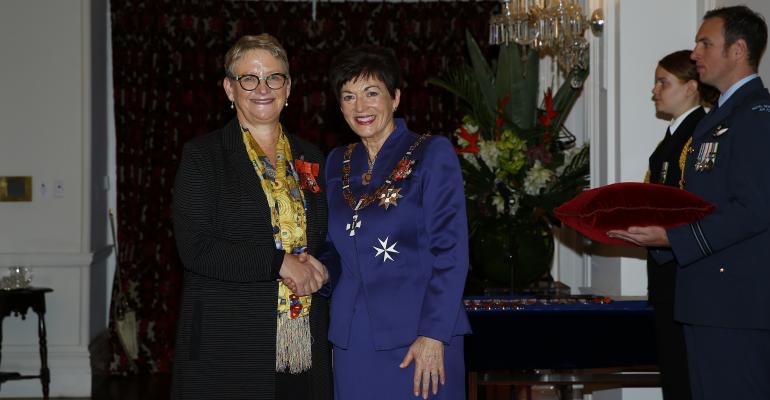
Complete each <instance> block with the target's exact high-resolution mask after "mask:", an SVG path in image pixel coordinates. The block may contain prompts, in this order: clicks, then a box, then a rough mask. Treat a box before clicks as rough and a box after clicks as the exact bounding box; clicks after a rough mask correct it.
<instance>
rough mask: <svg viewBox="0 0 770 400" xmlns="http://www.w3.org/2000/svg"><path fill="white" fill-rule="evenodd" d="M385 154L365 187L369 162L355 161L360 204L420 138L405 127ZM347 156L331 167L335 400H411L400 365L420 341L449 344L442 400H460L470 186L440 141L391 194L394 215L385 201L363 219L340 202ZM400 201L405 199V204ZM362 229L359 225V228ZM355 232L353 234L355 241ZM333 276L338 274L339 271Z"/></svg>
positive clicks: (408, 378)
mask: <svg viewBox="0 0 770 400" xmlns="http://www.w3.org/2000/svg"><path fill="white" fill-rule="evenodd" d="M395 122H396V129H395V131H394V132H393V133H392V134H391V135H390V136H389V137H388V139H387V140H386V141H385V143H384V144H383V146H382V148H381V149H380V151H379V153H378V155H377V159H376V163H375V165H374V170H373V171H372V172H373V177H372V180H371V182H370V183H369V184H368V185H366V186H364V185H362V178H361V176H362V174H363V173H364V172H365V171H366V170H367V165H368V164H367V154H366V150H365V149H364V147H363V146H362V145H361V144H359V145H357V146H356V148H355V149H354V151H353V152H352V154H351V159H350V166H351V173H350V188H351V191H352V194H353V197H354V198H355V199H356V201H357V200H358V199H360V198H361V196H362V195H363V194H364V193H372V192H374V191H376V190H377V188H378V187H380V185H382V184H383V182H384V181H385V179H386V178H387V177H388V175H390V173H391V171H393V169H394V167H395V166H396V164H397V163H398V161H399V160H400V159H401V157H402V156H403V155H404V153H405V152H406V151H407V150H408V149H409V147H410V146H411V145H412V143H414V142H415V140H417V138H418V135H417V134H415V133H413V132H411V131H409V130H408V129H407V127H406V125H405V123H404V121H403V120H401V119H396V120H395ZM344 153H345V148H338V149H335V150H334V151H332V152H331V154H329V157H328V158H327V164H326V180H327V188H328V189H327V196H328V197H327V198H328V200H329V221H330V222H329V224H330V226H329V238H330V242H331V243H332V244H333V245H334V247H335V248H336V250H337V253H338V254H339V256H340V261H341V267H340V271H336V273H337V274H339V277H338V278H335V279H333V280H334V281H335V285H334V291H333V293H332V302H331V313H330V315H331V321H330V328H329V339H330V340H331V342H332V343H333V344H334V346H335V347H334V375H335V376H334V380H335V397H336V398H337V399H361V398H367V399H383V400H385V399H387V400H391V399H406V398H411V397H412V396H413V395H412V376H413V371H414V363H412V365H410V367H409V368H407V369H403V370H402V369H400V368H399V367H398V365H399V363H400V362H401V360H402V359H403V357H404V356H405V355H406V352H407V350H408V347H409V346H410V345H411V344H412V343H413V342H414V341H415V339H417V337H418V336H427V337H430V338H433V339H437V340H440V341H442V342H444V344H445V363H444V364H445V368H446V371H447V380H446V381H447V383H446V385H445V386H441V387H440V388H439V394H438V397H431V398H432V399H433V398H436V399H463V398H465V389H464V373H465V371H464V365H463V352H462V341H463V337H462V335H465V334H467V333H469V332H470V326H469V324H468V319H467V316H466V315H465V311H464V308H463V306H462V298H461V297H462V292H463V287H464V284H465V278H466V274H467V271H468V232H467V219H466V213H465V197H464V192H463V179H462V175H461V172H460V167H459V162H458V160H457V156H456V155H455V153H454V151H453V148H452V145H451V143H450V142H449V141H448V140H447V139H446V138H444V137H441V136H434V137H430V138H428V139H426V140H425V141H423V142H422V143H421V144H420V145H419V147H418V148H417V149H416V150H415V152H414V159H415V160H416V163H415V165H414V167H413V172H412V173H411V174H410V175H409V177H408V178H407V179H405V180H400V181H398V182H397V183H396V184H395V186H394V188H396V189H399V190H398V196H395V195H394V196H393V197H391V199H392V200H393V201H392V202H391V203H392V204H390V205H388V207H387V208H386V207H385V204H382V202H381V201H380V200H379V199H375V200H374V201H373V202H372V203H371V204H370V205H368V206H367V207H365V208H363V209H361V210H360V211H359V212H358V218H357V220H356V221H353V210H352V209H351V207H350V205H349V204H348V202H347V201H346V200H345V199H344V198H343V195H342V193H343V183H342V168H343V160H344ZM399 196H400V197H399ZM359 223H360V225H359ZM351 230H354V231H355V232H354V234H353V235H351ZM332 275H336V274H335V271H333V272H332Z"/></svg>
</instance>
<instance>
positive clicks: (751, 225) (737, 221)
mask: <svg viewBox="0 0 770 400" xmlns="http://www.w3.org/2000/svg"><path fill="white" fill-rule="evenodd" d="M732 121H734V122H733V123H732V126H730V130H729V132H728V133H727V134H729V135H731V136H732V137H731V148H730V152H729V153H728V154H720V155H719V156H721V157H727V161H728V162H729V165H728V168H729V170H728V171H727V173H728V174H729V175H728V176H729V179H727V187H724V188H719V187H714V188H713V190H725V191H727V193H726V195H725V196H723V197H722V198H724V199H726V200H725V201H722V202H719V203H718V204H717V209H716V211H715V212H714V213H712V214H709V215H707V216H706V217H704V218H703V219H701V220H699V221H697V222H695V223H693V224H690V225H684V226H680V227H676V228H673V229H670V230H668V236H669V241H670V242H671V247H672V249H673V251H674V254H675V255H676V258H677V261H678V262H679V264H680V265H682V266H686V265H688V264H692V263H694V262H697V261H698V260H701V259H703V258H705V257H708V256H710V255H711V254H713V253H715V252H718V251H720V250H722V249H725V248H727V247H730V246H732V245H734V244H737V243H740V242H742V241H744V240H747V239H749V238H751V237H754V236H756V235H759V234H761V233H763V232H765V231H766V230H767V229H768V227H770V213H768V212H767V205H768V204H770V194H769V193H768V190H770V170H768V168H766V166H764V165H763V163H764V160H766V159H767V149H770V135H768V132H770V113H768V112H765V111H753V110H752V109H751V107H746V108H744V109H742V110H740V111H739V112H737V113H736V115H735V117H733V118H732ZM717 162H719V159H717Z"/></svg>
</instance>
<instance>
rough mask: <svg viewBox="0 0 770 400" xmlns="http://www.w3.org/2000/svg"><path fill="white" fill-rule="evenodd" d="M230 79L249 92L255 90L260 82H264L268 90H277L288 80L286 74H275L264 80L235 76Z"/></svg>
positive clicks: (248, 76) (247, 76)
mask: <svg viewBox="0 0 770 400" xmlns="http://www.w3.org/2000/svg"><path fill="white" fill-rule="evenodd" d="M230 79H232V80H234V81H236V82H238V84H240V85H241V88H242V89H243V90H245V91H247V92H251V91H252V90H254V89H256V88H257V86H259V82H260V81H264V82H265V85H267V87H269V88H270V89H273V90H278V89H280V88H282V87H284V86H285V85H286V81H287V80H289V77H288V76H286V74H282V73H280V72H277V73H275V74H270V75H268V76H266V77H264V78H260V77H259V76H257V75H240V76H239V75H236V76H233V77H231V78H230Z"/></svg>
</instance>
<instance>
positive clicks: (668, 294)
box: [647, 107, 706, 303]
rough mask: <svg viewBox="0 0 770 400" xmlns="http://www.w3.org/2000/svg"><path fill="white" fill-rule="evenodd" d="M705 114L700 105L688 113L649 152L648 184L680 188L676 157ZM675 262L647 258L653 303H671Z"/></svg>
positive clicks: (680, 176)
mask: <svg viewBox="0 0 770 400" xmlns="http://www.w3.org/2000/svg"><path fill="white" fill-rule="evenodd" d="M705 116H706V112H705V111H704V110H703V107H699V108H698V109H696V110H694V111H693V112H691V113H690V115H688V116H687V117H686V118H685V119H684V121H682V123H681V124H679V126H678V127H677V128H676V131H674V132H673V134H671V136H668V135H666V136H664V137H663V140H661V141H660V143H658V146H657V147H656V148H655V151H654V152H653V153H652V155H650V161H649V170H648V176H649V181H650V183H657V184H663V185H668V186H674V187H679V184H680V181H681V179H682V169H681V167H680V165H679V160H680V158H681V157H682V152H683V151H684V146H685V145H686V144H687V141H689V140H690V139H691V138H692V134H693V132H695V127H696V126H698V123H699V122H700V120H702V119H703V117H705ZM676 270H677V265H676V262H675V261H671V262H668V263H664V264H662V265H661V264H658V263H657V262H656V261H655V259H654V258H653V257H647V293H648V298H649V301H650V302H652V303H664V302H665V303H673V302H674V287H675V286H676Z"/></svg>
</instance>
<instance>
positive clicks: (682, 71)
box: [658, 50, 719, 106]
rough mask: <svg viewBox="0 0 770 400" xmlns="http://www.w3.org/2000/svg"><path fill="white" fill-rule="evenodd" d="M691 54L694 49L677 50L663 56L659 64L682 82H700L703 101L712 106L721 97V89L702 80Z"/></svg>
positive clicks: (699, 92) (699, 89) (699, 91)
mask: <svg viewBox="0 0 770 400" xmlns="http://www.w3.org/2000/svg"><path fill="white" fill-rule="evenodd" d="M690 54H692V50H679V51H675V52H673V53H671V54H668V55H666V56H665V57H663V58H661V59H660V61H658V65H659V66H660V67H661V68H663V69H665V70H666V71H668V72H670V73H671V74H672V75H674V76H675V77H676V78H677V79H679V81H680V82H683V83H686V82H689V81H696V82H698V95H699V96H700V99H701V102H702V103H704V104H706V105H709V106H710V105H712V104H714V102H716V100H717V98H718V97H719V90H717V89H716V88H715V87H713V86H710V85H707V84H705V83H703V82H701V81H700V79H699V78H698V69H697V68H696V67H695V62H694V61H693V60H691V59H690Z"/></svg>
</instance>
